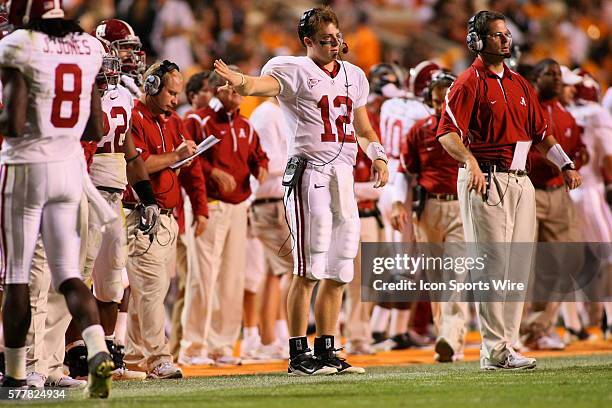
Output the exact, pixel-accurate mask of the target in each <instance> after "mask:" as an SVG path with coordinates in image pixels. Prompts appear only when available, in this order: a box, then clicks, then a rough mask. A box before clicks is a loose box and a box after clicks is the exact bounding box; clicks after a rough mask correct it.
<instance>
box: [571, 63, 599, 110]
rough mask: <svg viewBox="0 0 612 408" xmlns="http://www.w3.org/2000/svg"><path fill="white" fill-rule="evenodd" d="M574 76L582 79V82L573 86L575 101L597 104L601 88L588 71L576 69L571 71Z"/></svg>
mask: <svg viewBox="0 0 612 408" xmlns="http://www.w3.org/2000/svg"><path fill="white" fill-rule="evenodd" d="M572 72H573V73H574V74H576V75H578V76H580V77H582V82H580V83H579V84H576V85H574V86H575V87H576V99H582V100H585V101H591V102H598V103H599V98H600V96H601V86H600V85H599V83H598V82H597V81H596V80H595V78H593V76H592V75H591V74H589V72H588V71H586V70H584V69H582V68H576V69H575V70H573V71H572Z"/></svg>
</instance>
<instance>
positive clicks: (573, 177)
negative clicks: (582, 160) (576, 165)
mask: <svg viewBox="0 0 612 408" xmlns="http://www.w3.org/2000/svg"><path fill="white" fill-rule="evenodd" d="M563 180H564V181H565V185H566V186H567V188H568V189H569V190H573V189H575V188H577V187H579V186H580V185H581V184H582V178H581V177H580V174H579V173H578V171H576V170H571V169H569V170H565V171H564V172H563Z"/></svg>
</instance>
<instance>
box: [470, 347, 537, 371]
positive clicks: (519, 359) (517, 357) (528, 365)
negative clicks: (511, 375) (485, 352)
mask: <svg viewBox="0 0 612 408" xmlns="http://www.w3.org/2000/svg"><path fill="white" fill-rule="evenodd" d="M535 366H536V359H535V358H531V357H525V356H524V355H522V354H521V353H518V352H516V351H514V350H509V353H508V356H507V357H506V359H505V360H502V361H500V362H498V363H492V362H491V360H489V359H488V358H487V357H482V356H481V357H480V368H481V369H482V370H529V369H532V368H535Z"/></svg>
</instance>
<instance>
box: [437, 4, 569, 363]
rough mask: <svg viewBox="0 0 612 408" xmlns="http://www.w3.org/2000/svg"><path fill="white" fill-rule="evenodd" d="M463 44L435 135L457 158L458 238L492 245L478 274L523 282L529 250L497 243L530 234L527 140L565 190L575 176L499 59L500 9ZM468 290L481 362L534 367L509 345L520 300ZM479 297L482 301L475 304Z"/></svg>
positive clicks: (526, 92) (532, 100)
mask: <svg viewBox="0 0 612 408" xmlns="http://www.w3.org/2000/svg"><path fill="white" fill-rule="evenodd" d="M467 45H468V47H469V49H470V50H472V51H473V52H475V53H477V54H478V57H477V58H476V60H475V61H474V63H473V64H472V65H471V66H470V67H469V68H468V69H467V70H466V71H465V72H464V73H463V74H462V75H461V76H460V77H459V78H458V79H457V81H455V82H454V83H453V85H452V86H451V88H450V89H449V92H448V93H447V96H446V104H445V107H444V111H443V112H442V118H441V120H440V125H439V126H438V131H437V137H438V140H439V141H440V143H442V146H443V147H444V149H445V150H446V151H447V152H448V153H449V154H450V155H451V156H452V157H453V158H454V159H455V160H457V161H459V162H460V163H461V164H462V167H461V168H460V169H459V173H458V180H457V192H458V196H459V206H460V209H461V218H462V221H463V225H464V232H465V238H466V242H475V243H477V244H478V246H477V251H479V252H478V253H477V255H478V256H482V255H483V253H482V252H481V251H482V250H483V248H486V247H487V244H493V243H498V244H497V245H496V246H493V245H491V246H490V247H489V249H491V248H492V251H489V252H490V253H487V255H488V258H487V261H486V266H487V267H486V268H485V269H484V270H483V272H484V276H481V278H482V279H484V280H486V279H490V278H491V276H493V275H494V274H495V272H497V271H499V272H501V273H504V271H505V272H506V273H507V271H508V270H510V271H511V272H513V273H514V276H513V278H514V280H520V281H522V282H526V280H527V278H528V276H529V271H530V265H531V254H530V253H529V254H524V253H521V255H525V256H514V257H512V256H510V257H508V256H507V255H508V254H505V253H503V251H501V250H500V246H503V244H499V243H504V242H513V243H516V242H533V241H534V238H535V225H536V219H535V193H534V188H533V185H532V184H531V181H530V180H529V177H527V172H526V171H525V162H526V159H527V153H528V151H529V147H530V145H531V143H534V144H535V145H536V148H537V149H538V150H539V151H540V152H541V153H542V154H543V155H544V156H545V157H546V158H547V159H548V160H550V161H551V162H552V163H554V164H555V165H556V166H557V167H558V168H559V169H560V170H561V171H562V173H563V179H564V182H565V184H566V185H567V186H568V187H569V188H576V187H578V186H579V185H580V182H581V179H580V176H579V175H578V173H577V172H576V171H575V170H574V163H573V162H572V160H571V159H570V158H569V157H568V156H567V155H566V154H565V152H564V151H563V149H562V148H561V146H560V145H559V144H558V143H557V141H556V140H555V138H554V137H553V136H551V135H550V132H549V130H548V128H547V123H546V120H545V117H544V114H543V112H542V109H541V107H540V106H539V103H538V98H537V95H536V94H535V92H534V90H533V88H532V87H531V85H530V84H529V83H528V82H527V81H526V80H525V79H524V78H523V77H521V76H520V75H519V74H518V73H516V72H514V71H512V70H511V69H509V68H508V67H507V66H506V65H505V64H504V58H508V57H509V56H510V47H511V45H512V35H511V33H510V31H508V28H507V26H506V22H505V17H504V15H503V14H501V13H497V12H494V11H481V12H479V13H478V14H476V15H475V16H474V17H472V18H471V19H470V20H469V22H468V36H467ZM466 145H467V147H466ZM485 174H486V175H487V176H485ZM513 248H514V246H513ZM502 249H503V248H502ZM519 275H520V276H519ZM472 278H474V276H472ZM517 278H518V279H517ZM474 295H475V299H476V301H477V308H478V316H479V319H480V332H481V336H482V346H481V360H480V364H481V368H482V369H486V370H496V369H526V368H527V369H528V368H534V367H535V365H536V361H535V359H533V358H527V357H524V356H522V355H521V354H519V353H518V352H516V351H515V350H514V347H515V345H516V344H517V343H518V334H519V325H520V322H521V315H522V311H523V302H522V301H517V300H514V301H513V300H510V299H509V296H510V294H509V292H508V291H505V292H504V291H503V290H500V291H494V290H493V291H487V292H486V293H484V292H480V293H475V294H474ZM483 296H486V297H487V300H489V301H488V302H483V301H482V300H483V299H484V298H483ZM491 296H492V297H491ZM490 300H494V301H490Z"/></svg>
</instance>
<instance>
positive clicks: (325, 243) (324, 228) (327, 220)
mask: <svg viewBox="0 0 612 408" xmlns="http://www.w3.org/2000/svg"><path fill="white" fill-rule="evenodd" d="M332 230H333V221H332V214H331V212H329V213H323V214H312V215H311V216H310V251H311V252H315V253H317V252H318V253H320V252H327V251H329V245H330V243H331V237H332Z"/></svg>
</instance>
